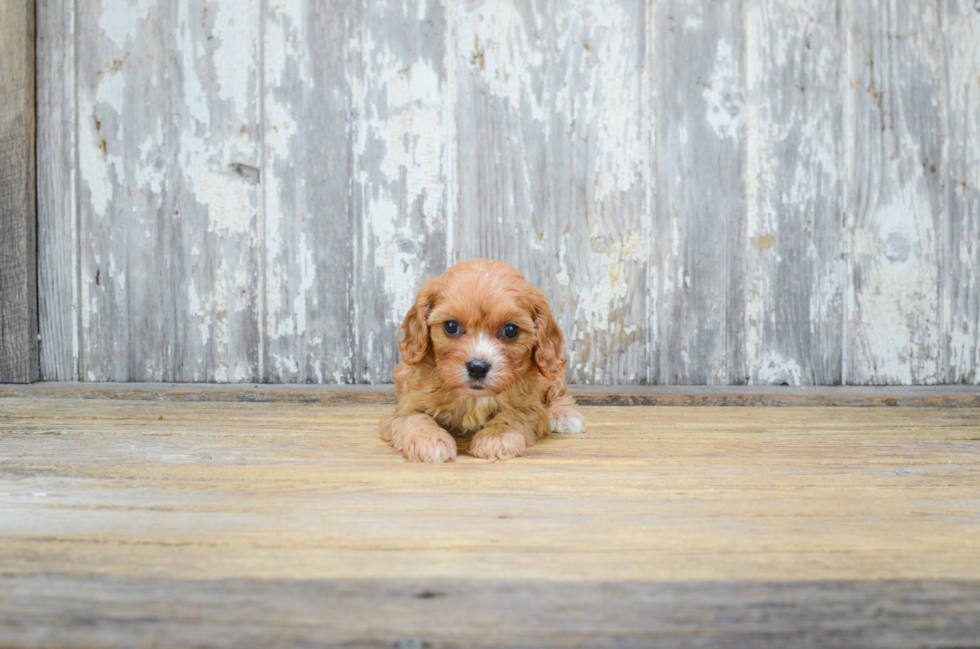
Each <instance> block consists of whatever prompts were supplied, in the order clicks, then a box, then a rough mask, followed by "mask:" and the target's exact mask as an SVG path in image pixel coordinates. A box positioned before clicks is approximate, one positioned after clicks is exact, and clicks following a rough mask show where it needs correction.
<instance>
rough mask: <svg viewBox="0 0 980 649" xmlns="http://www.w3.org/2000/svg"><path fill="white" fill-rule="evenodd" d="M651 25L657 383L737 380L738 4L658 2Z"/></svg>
mask: <svg viewBox="0 0 980 649" xmlns="http://www.w3.org/2000/svg"><path fill="white" fill-rule="evenodd" d="M657 26H658V28H657V58H658V61H659V67H658V71H657V77H656V78H657V130H658V133H657V165H656V168H657V181H656V186H657V216H658V236H657V241H658V252H657V256H658V258H660V259H662V264H663V270H662V271H661V286H660V287H659V294H660V297H659V300H658V302H659V313H658V324H659V329H660V335H659V339H658V345H657V347H658V349H657V352H658V356H659V364H658V375H657V382H658V383H670V384H675V383H676V384H713V385H723V384H729V383H731V384H738V383H744V382H745V381H746V379H747V367H746V362H745V348H744V322H745V316H744V310H745V297H744V294H743V287H744V261H743V257H744V254H745V247H746V245H747V241H746V236H745V191H744V185H743V181H742V175H743V170H744V159H745V96H744V92H743V87H742V79H743V65H742V30H741V2H740V1H738V0H732V1H730V2H700V1H698V0H667V1H666V2H662V3H659V4H658V8H657Z"/></svg>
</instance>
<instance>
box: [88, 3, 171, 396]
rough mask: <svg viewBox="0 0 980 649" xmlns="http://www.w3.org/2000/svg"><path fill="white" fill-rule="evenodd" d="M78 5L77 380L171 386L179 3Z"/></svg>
mask: <svg viewBox="0 0 980 649" xmlns="http://www.w3.org/2000/svg"><path fill="white" fill-rule="evenodd" d="M79 2H80V4H79V5H78V11H77V13H76V16H77V23H76V31H77V45H76V52H77V56H78V99H77V101H78V141H77V147H78V151H77V164H78V191H79V197H78V209H79V244H80V254H79V265H80V270H79V284H80V291H79V294H80V296H79V299H80V332H79V333H80V340H81V344H80V352H79V356H80V358H79V363H80V372H79V374H80V377H81V378H82V379H83V380H88V381H107V380H117V381H149V380H163V381H168V380H172V379H173V378H174V369H175V363H176V350H175V333H176V332H175V325H174V322H175V319H176V305H175V303H174V297H175V292H174V289H173V286H174V282H175V277H174V268H173V257H172V253H173V237H174V227H173V224H174V221H175V219H176V218H177V216H178V214H177V212H178V207H177V204H176V200H175V195H176V185H175V177H176V175H177V174H176V171H175V169H174V165H175V157H176V151H177V140H178V138H179V137H180V134H179V133H178V132H176V131H175V130H174V128H173V121H172V117H173V102H174V97H173V90H174V86H173V84H172V83H171V75H172V74H173V72H174V71H173V66H172V65H171V60H172V53H173V52H174V37H173V33H174V30H175V13H176V7H175V5H174V4H173V3H172V2H171V1H170V0H141V1H139V2H134V3H132V4H130V3H122V4H119V5H118V6H117V5H113V6H109V5H107V4H105V3H101V2H97V1H94V0H79Z"/></svg>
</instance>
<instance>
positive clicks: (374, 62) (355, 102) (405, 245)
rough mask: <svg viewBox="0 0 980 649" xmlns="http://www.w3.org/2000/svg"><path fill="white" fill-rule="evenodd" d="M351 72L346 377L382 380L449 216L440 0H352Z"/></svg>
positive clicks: (441, 245) (446, 35) (434, 264)
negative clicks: (349, 349) (349, 371)
mask: <svg viewBox="0 0 980 649" xmlns="http://www.w3.org/2000/svg"><path fill="white" fill-rule="evenodd" d="M356 7H357V9H356V11H355V14H354V16H353V17H352V20H353V27H352V38H351V41H350V51H349V56H350V60H351V65H352V69H351V75H352V81H351V84H352V87H351V92H352V116H351V117H352V124H351V129H352V135H353V138H354V150H353V165H354V170H353V189H352V201H353V216H352V221H353V224H354V246H355V251H354V273H353V284H352V287H351V294H350V300H351V305H352V317H351V324H350V327H351V336H352V345H353V380H354V381H356V382H358V383H382V382H383V383H387V382H390V381H391V372H392V371H393V370H394V369H395V366H396V365H397V364H398V363H399V362H400V360H401V359H400V357H399V355H398V347H397V345H396V343H395V329H396V328H397V327H398V326H399V325H400V324H401V322H402V319H403V318H404V317H405V314H406V313H407V312H408V309H409V308H410V307H411V306H412V303H413V302H414V300H415V292H416V290H417V289H418V286H419V285H420V284H421V283H423V282H424V281H425V278H426V274H433V275H438V274H440V273H441V272H442V271H443V270H444V269H445V267H446V264H447V250H448V248H447V245H449V244H448V242H447V233H448V232H449V230H450V225H449V224H450V223H451V221H452V219H453V218H454V217H453V215H454V212H455V209H454V208H455V204H454V192H453V189H452V174H453V173H454V167H455V163H454V162H453V160H454V155H455V151H454V149H453V144H454V140H453V137H452V129H453V126H454V123H453V107H452V106H453V105H452V101H451V99H450V98H451V94H450V93H449V88H450V87H451V85H452V81H451V79H450V74H449V70H450V68H451V66H452V61H451V51H452V50H451V47H450V44H451V42H452V40H451V39H452V33H451V28H450V22H451V21H450V10H449V3H448V2H437V1H433V2H427V1H426V0H402V1H400V2H396V3H390V4H388V3H376V2H371V1H365V2H360V3H358V4H357V5H356Z"/></svg>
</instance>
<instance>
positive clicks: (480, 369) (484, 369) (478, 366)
mask: <svg viewBox="0 0 980 649" xmlns="http://www.w3.org/2000/svg"><path fill="white" fill-rule="evenodd" d="M466 373H467V374H468V375H469V377H470V378H471V379H472V380H474V381H482V380H483V379H485V378H487V374H489V373H490V363H488V362H486V361H468V362H467V363H466Z"/></svg>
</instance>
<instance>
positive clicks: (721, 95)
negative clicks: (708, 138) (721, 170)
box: [702, 40, 745, 140]
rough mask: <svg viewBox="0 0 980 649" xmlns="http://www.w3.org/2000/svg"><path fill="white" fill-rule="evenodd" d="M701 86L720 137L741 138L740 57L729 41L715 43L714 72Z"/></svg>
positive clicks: (708, 115) (709, 117) (709, 118)
mask: <svg viewBox="0 0 980 649" xmlns="http://www.w3.org/2000/svg"><path fill="white" fill-rule="evenodd" d="M702 85H703V86H704V90H703V91H702V95H703V96H704V101H705V103H706V104H707V112H706V113H705V120H706V121H707V123H708V125H709V126H711V129H712V130H713V131H714V132H715V135H717V136H718V137H719V138H729V139H732V140H738V138H739V135H740V131H741V129H742V124H743V122H744V121H745V112H744V110H743V109H744V104H745V99H744V96H743V94H742V83H741V75H740V71H739V66H738V57H737V56H736V55H735V52H734V51H733V49H732V46H731V44H730V43H729V42H728V41H724V40H720V41H718V42H717V44H716V45H715V67H714V71H713V72H712V74H711V79H710V80H708V81H706V82H704V83H703V84H702Z"/></svg>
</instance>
